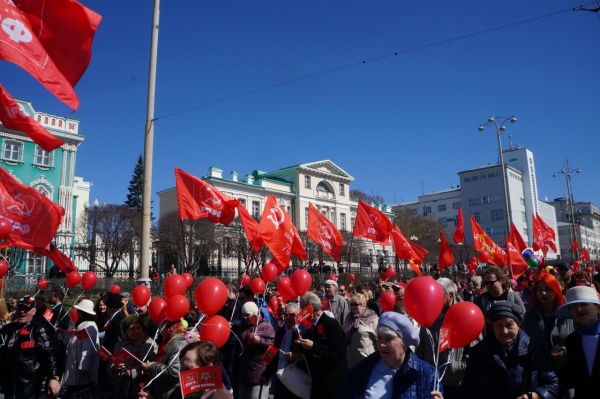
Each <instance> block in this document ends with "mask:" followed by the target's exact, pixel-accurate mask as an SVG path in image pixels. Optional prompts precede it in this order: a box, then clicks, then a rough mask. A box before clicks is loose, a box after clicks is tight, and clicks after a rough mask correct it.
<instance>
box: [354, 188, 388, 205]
mask: <svg viewBox="0 0 600 399" xmlns="http://www.w3.org/2000/svg"><path fill="white" fill-rule="evenodd" d="M350 198H356V199H360V200H363V201H364V202H366V203H367V204H369V203H371V202H372V203H374V204H383V203H385V199H383V197H382V196H381V195H379V194H374V195H369V194H367V193H365V192H364V191H360V190H350Z"/></svg>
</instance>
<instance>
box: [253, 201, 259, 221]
mask: <svg viewBox="0 0 600 399" xmlns="http://www.w3.org/2000/svg"><path fill="white" fill-rule="evenodd" d="M252 217H254V218H257V219H258V217H260V202H259V201H252Z"/></svg>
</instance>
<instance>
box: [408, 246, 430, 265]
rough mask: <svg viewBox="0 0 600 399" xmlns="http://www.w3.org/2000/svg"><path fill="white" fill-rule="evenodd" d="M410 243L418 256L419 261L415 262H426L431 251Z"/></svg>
mask: <svg viewBox="0 0 600 399" xmlns="http://www.w3.org/2000/svg"><path fill="white" fill-rule="evenodd" d="M408 243H409V244H410V247H411V248H412V250H413V251H414V252H415V253H416V254H417V259H415V262H416V263H418V264H421V263H423V261H424V260H425V257H426V256H427V254H428V253H429V251H427V250H426V249H425V248H423V247H421V246H420V245H417V244H415V243H414V242H412V241H410V240H409V241H408Z"/></svg>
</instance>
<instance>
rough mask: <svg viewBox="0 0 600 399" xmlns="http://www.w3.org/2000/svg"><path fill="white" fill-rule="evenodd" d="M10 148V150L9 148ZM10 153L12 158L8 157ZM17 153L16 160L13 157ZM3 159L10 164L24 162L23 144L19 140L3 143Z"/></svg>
mask: <svg viewBox="0 0 600 399" xmlns="http://www.w3.org/2000/svg"><path fill="white" fill-rule="evenodd" d="M8 146H10V148H7V147H8ZM7 150H8V151H10V155H11V157H7V156H6V151H7ZM15 152H16V159H15V158H14V157H12V155H13V154H14V153H15ZM2 159H3V160H5V161H9V162H23V143H22V142H20V141H17V140H4V141H3V143H2Z"/></svg>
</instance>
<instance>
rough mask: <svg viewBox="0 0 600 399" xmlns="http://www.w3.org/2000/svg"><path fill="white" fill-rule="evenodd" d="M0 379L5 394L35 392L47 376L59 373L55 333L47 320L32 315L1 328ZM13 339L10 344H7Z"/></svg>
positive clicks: (28, 393) (32, 394)
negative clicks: (28, 320) (23, 320)
mask: <svg viewBox="0 0 600 399" xmlns="http://www.w3.org/2000/svg"><path fill="white" fill-rule="evenodd" d="M0 337H1V338H0V340H1V341H2V343H3V345H2V346H1V349H0V359H1V361H0V382H1V383H2V387H3V388H4V392H5V394H6V396H7V397H8V396H10V395H11V394H14V395H15V396H16V397H17V398H27V397H29V396H34V395H38V394H39V392H40V391H41V389H42V383H43V381H44V380H45V379H46V378H52V377H54V376H58V375H59V374H58V366H57V363H56V354H55V351H54V344H55V342H56V341H55V339H56V338H55V336H54V331H53V330H51V327H50V323H48V322H47V321H46V320H44V319H43V318H42V319H39V318H35V317H34V318H33V319H32V320H31V321H30V322H29V323H27V324H25V325H24V326H23V325H19V324H18V323H16V322H15V323H10V324H7V325H6V326H4V327H3V328H2V329H1V330H0ZM13 339H14V342H13V345H12V347H10V348H9V347H8V344H9V342H10V341H11V340H13Z"/></svg>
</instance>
